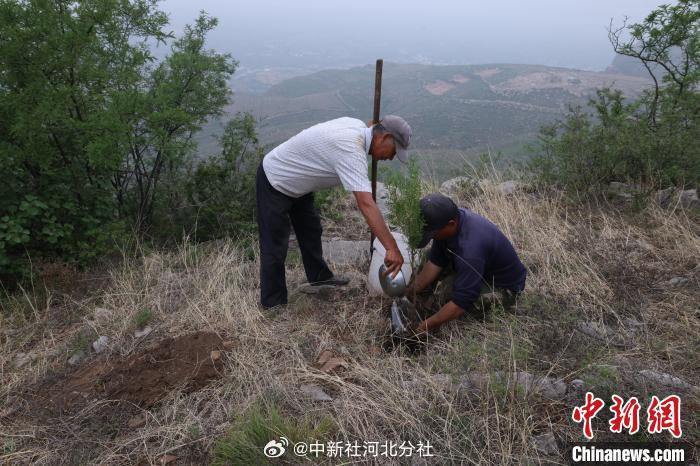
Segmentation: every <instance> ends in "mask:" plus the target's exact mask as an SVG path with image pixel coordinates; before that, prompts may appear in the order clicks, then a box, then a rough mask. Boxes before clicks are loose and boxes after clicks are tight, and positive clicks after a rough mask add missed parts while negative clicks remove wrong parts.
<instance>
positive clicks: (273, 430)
mask: <svg viewBox="0 0 700 466" xmlns="http://www.w3.org/2000/svg"><path fill="white" fill-rule="evenodd" d="M334 430H335V425H334V423H333V421H332V420H331V418H330V417H328V416H324V417H322V418H320V419H318V420H316V421H313V420H311V419H310V418H309V417H301V418H299V417H294V418H290V417H287V416H284V415H283V414H282V413H281V412H280V411H279V410H278V409H277V407H275V406H274V405H266V404H262V403H258V404H255V405H254V406H253V407H252V408H251V409H249V410H248V411H247V412H246V413H245V414H244V415H243V416H241V417H240V418H239V419H237V420H236V421H235V423H234V426H233V427H232V428H231V430H230V431H229V433H228V434H227V435H226V437H224V438H223V439H221V440H219V441H218V442H217V443H216V446H215V448H214V460H213V462H212V464H214V465H221V466H224V465H226V466H231V465H242V466H247V465H251V464H256V465H257V464H260V465H266V464H273V461H274V462H275V463H277V464H279V463H280V462H281V461H284V460H285V457H286V458H287V459H289V458H290V457H291V458H296V457H295V456H294V453H293V451H291V450H292V449H293V447H294V444H295V443H296V442H307V443H308V442H311V441H320V442H323V441H324V440H326V439H328V438H329V437H330V435H331V433H332V432H333V431H334ZM281 437H285V438H286V439H287V440H288V442H289V444H288V446H287V453H285V455H283V456H282V457H280V458H277V459H270V458H268V457H266V456H265V455H264V454H263V448H264V447H265V445H266V444H267V443H268V442H269V441H271V440H276V441H279V440H280V438H281ZM290 462H292V463H293V462H294V461H293V459H292V460H291V461H290Z"/></svg>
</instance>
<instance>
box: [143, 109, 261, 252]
mask: <svg viewBox="0 0 700 466" xmlns="http://www.w3.org/2000/svg"><path fill="white" fill-rule="evenodd" d="M220 144H221V152H220V153H219V154H215V155H212V156H210V157H208V158H206V159H202V160H197V161H194V162H192V163H190V164H189V166H188V167H187V168H186V169H184V170H182V171H180V172H176V173H173V174H172V176H170V177H169V178H168V180H167V184H166V186H165V187H164V190H165V192H166V195H165V196H163V201H162V203H161V204H159V205H158V207H157V209H156V213H157V217H156V218H155V219H154V221H153V236H154V237H156V238H158V239H159V240H161V241H162V240H169V239H173V238H180V237H181V236H182V234H183V233H185V234H191V235H193V236H194V237H195V238H196V239H197V240H198V241H206V240H211V239H215V238H221V237H224V236H231V237H234V238H241V237H246V236H249V235H250V234H251V233H252V232H253V231H255V228H256V224H255V174H256V171H257V168H258V165H259V164H260V162H261V160H262V158H263V156H264V151H263V148H262V147H260V146H259V145H258V136H257V132H256V130H255V120H254V118H253V117H252V115H250V114H247V113H239V114H237V115H236V116H235V117H234V118H233V119H231V120H230V121H229V122H228V123H227V124H226V126H225V128H224V133H223V136H222V137H221V139H220Z"/></svg>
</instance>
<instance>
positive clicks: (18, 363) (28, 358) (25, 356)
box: [12, 353, 36, 369]
mask: <svg viewBox="0 0 700 466" xmlns="http://www.w3.org/2000/svg"><path fill="white" fill-rule="evenodd" d="M35 360H36V355H35V354H33V353H17V354H16V355H15V359H14V361H12V365H13V366H14V367H15V369H21V368H23V367H24V366H26V365H27V364H29V363H32V362H34V361H35Z"/></svg>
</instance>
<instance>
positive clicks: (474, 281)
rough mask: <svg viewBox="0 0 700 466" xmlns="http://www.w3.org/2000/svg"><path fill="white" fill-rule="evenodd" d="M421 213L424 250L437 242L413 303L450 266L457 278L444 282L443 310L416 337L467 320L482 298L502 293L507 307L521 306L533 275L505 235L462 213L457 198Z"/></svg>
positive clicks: (437, 199) (432, 202) (431, 203)
mask: <svg viewBox="0 0 700 466" xmlns="http://www.w3.org/2000/svg"><path fill="white" fill-rule="evenodd" d="M420 209H421V212H422V214H423V219H424V221H425V223H424V227H423V239H422V240H421V242H420V244H419V245H418V247H420V248H422V247H425V245H427V244H428V242H429V241H430V240H431V239H432V240H433V245H432V247H431V249H430V254H429V256H428V261H427V262H426V263H425V265H424V266H423V269H422V270H421V271H420V273H418V275H417V276H416V278H415V281H414V283H413V284H412V285H411V286H409V288H408V289H407V290H406V296H407V297H409V298H412V297H413V294H414V291H415V293H421V292H422V291H424V290H426V289H427V288H428V287H429V286H430V285H431V284H432V283H433V282H435V280H437V279H438V277H439V276H440V274H441V272H442V270H443V269H444V268H445V267H448V266H451V267H452V268H453V270H454V275H453V276H451V277H448V278H446V279H445V280H443V285H444V286H443V290H444V294H443V295H442V296H440V297H438V298H439V299H438V303H437V304H438V305H439V306H441V307H440V309H439V311H438V312H437V313H435V314H434V315H432V316H430V317H428V318H427V319H425V320H423V321H422V322H419V323H418V324H417V325H416V326H415V327H414V328H413V331H414V333H416V334H421V333H424V332H427V331H429V330H433V329H435V328H437V327H439V326H441V325H442V324H444V323H445V322H448V321H450V320H453V319H456V318H458V317H460V316H462V315H463V314H464V313H465V311H468V310H470V309H471V308H472V307H473V306H474V304H475V302H476V301H477V299H478V298H479V297H480V296H481V295H482V294H491V293H494V292H495V293H496V294H500V295H501V297H500V298H501V301H502V304H503V306H504V307H510V306H512V305H513V304H515V298H516V297H517V295H518V294H519V293H520V292H521V291H523V289H524V288H525V278H526V276H527V271H526V269H525V266H524V265H523V264H522V262H520V259H519V258H518V254H517V253H516V252H515V249H514V248H513V245H512V244H511V242H510V241H509V240H508V238H506V236H505V235H504V234H503V233H502V232H501V230H499V229H498V227H497V226H496V225H494V224H493V223H491V222H490V221H488V220H487V219H485V218H484V217H482V216H481V215H478V214H476V213H474V212H471V211H469V210H467V209H461V208H457V205H456V204H455V203H454V202H453V201H452V199H450V198H449V197H447V196H443V195H442V194H437V193H436V194H430V195H428V196H426V197H424V198H423V199H421V201H420ZM450 282H452V284H451V286H450ZM450 288H451V289H450Z"/></svg>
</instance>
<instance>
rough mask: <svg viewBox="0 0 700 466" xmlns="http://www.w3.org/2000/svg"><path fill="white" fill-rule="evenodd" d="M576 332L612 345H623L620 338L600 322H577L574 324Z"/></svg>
mask: <svg viewBox="0 0 700 466" xmlns="http://www.w3.org/2000/svg"><path fill="white" fill-rule="evenodd" d="M576 330H578V331H579V332H581V333H583V334H584V335H586V336H589V337H591V338H595V339H596V340H600V341H603V342H605V343H611V344H613V345H621V344H622V343H623V340H622V337H621V336H620V335H618V334H617V333H616V332H615V331H614V330H613V329H611V328H610V327H608V326H607V325H605V324H603V323H602V322H594V321H591V322H579V323H578V324H576Z"/></svg>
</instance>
